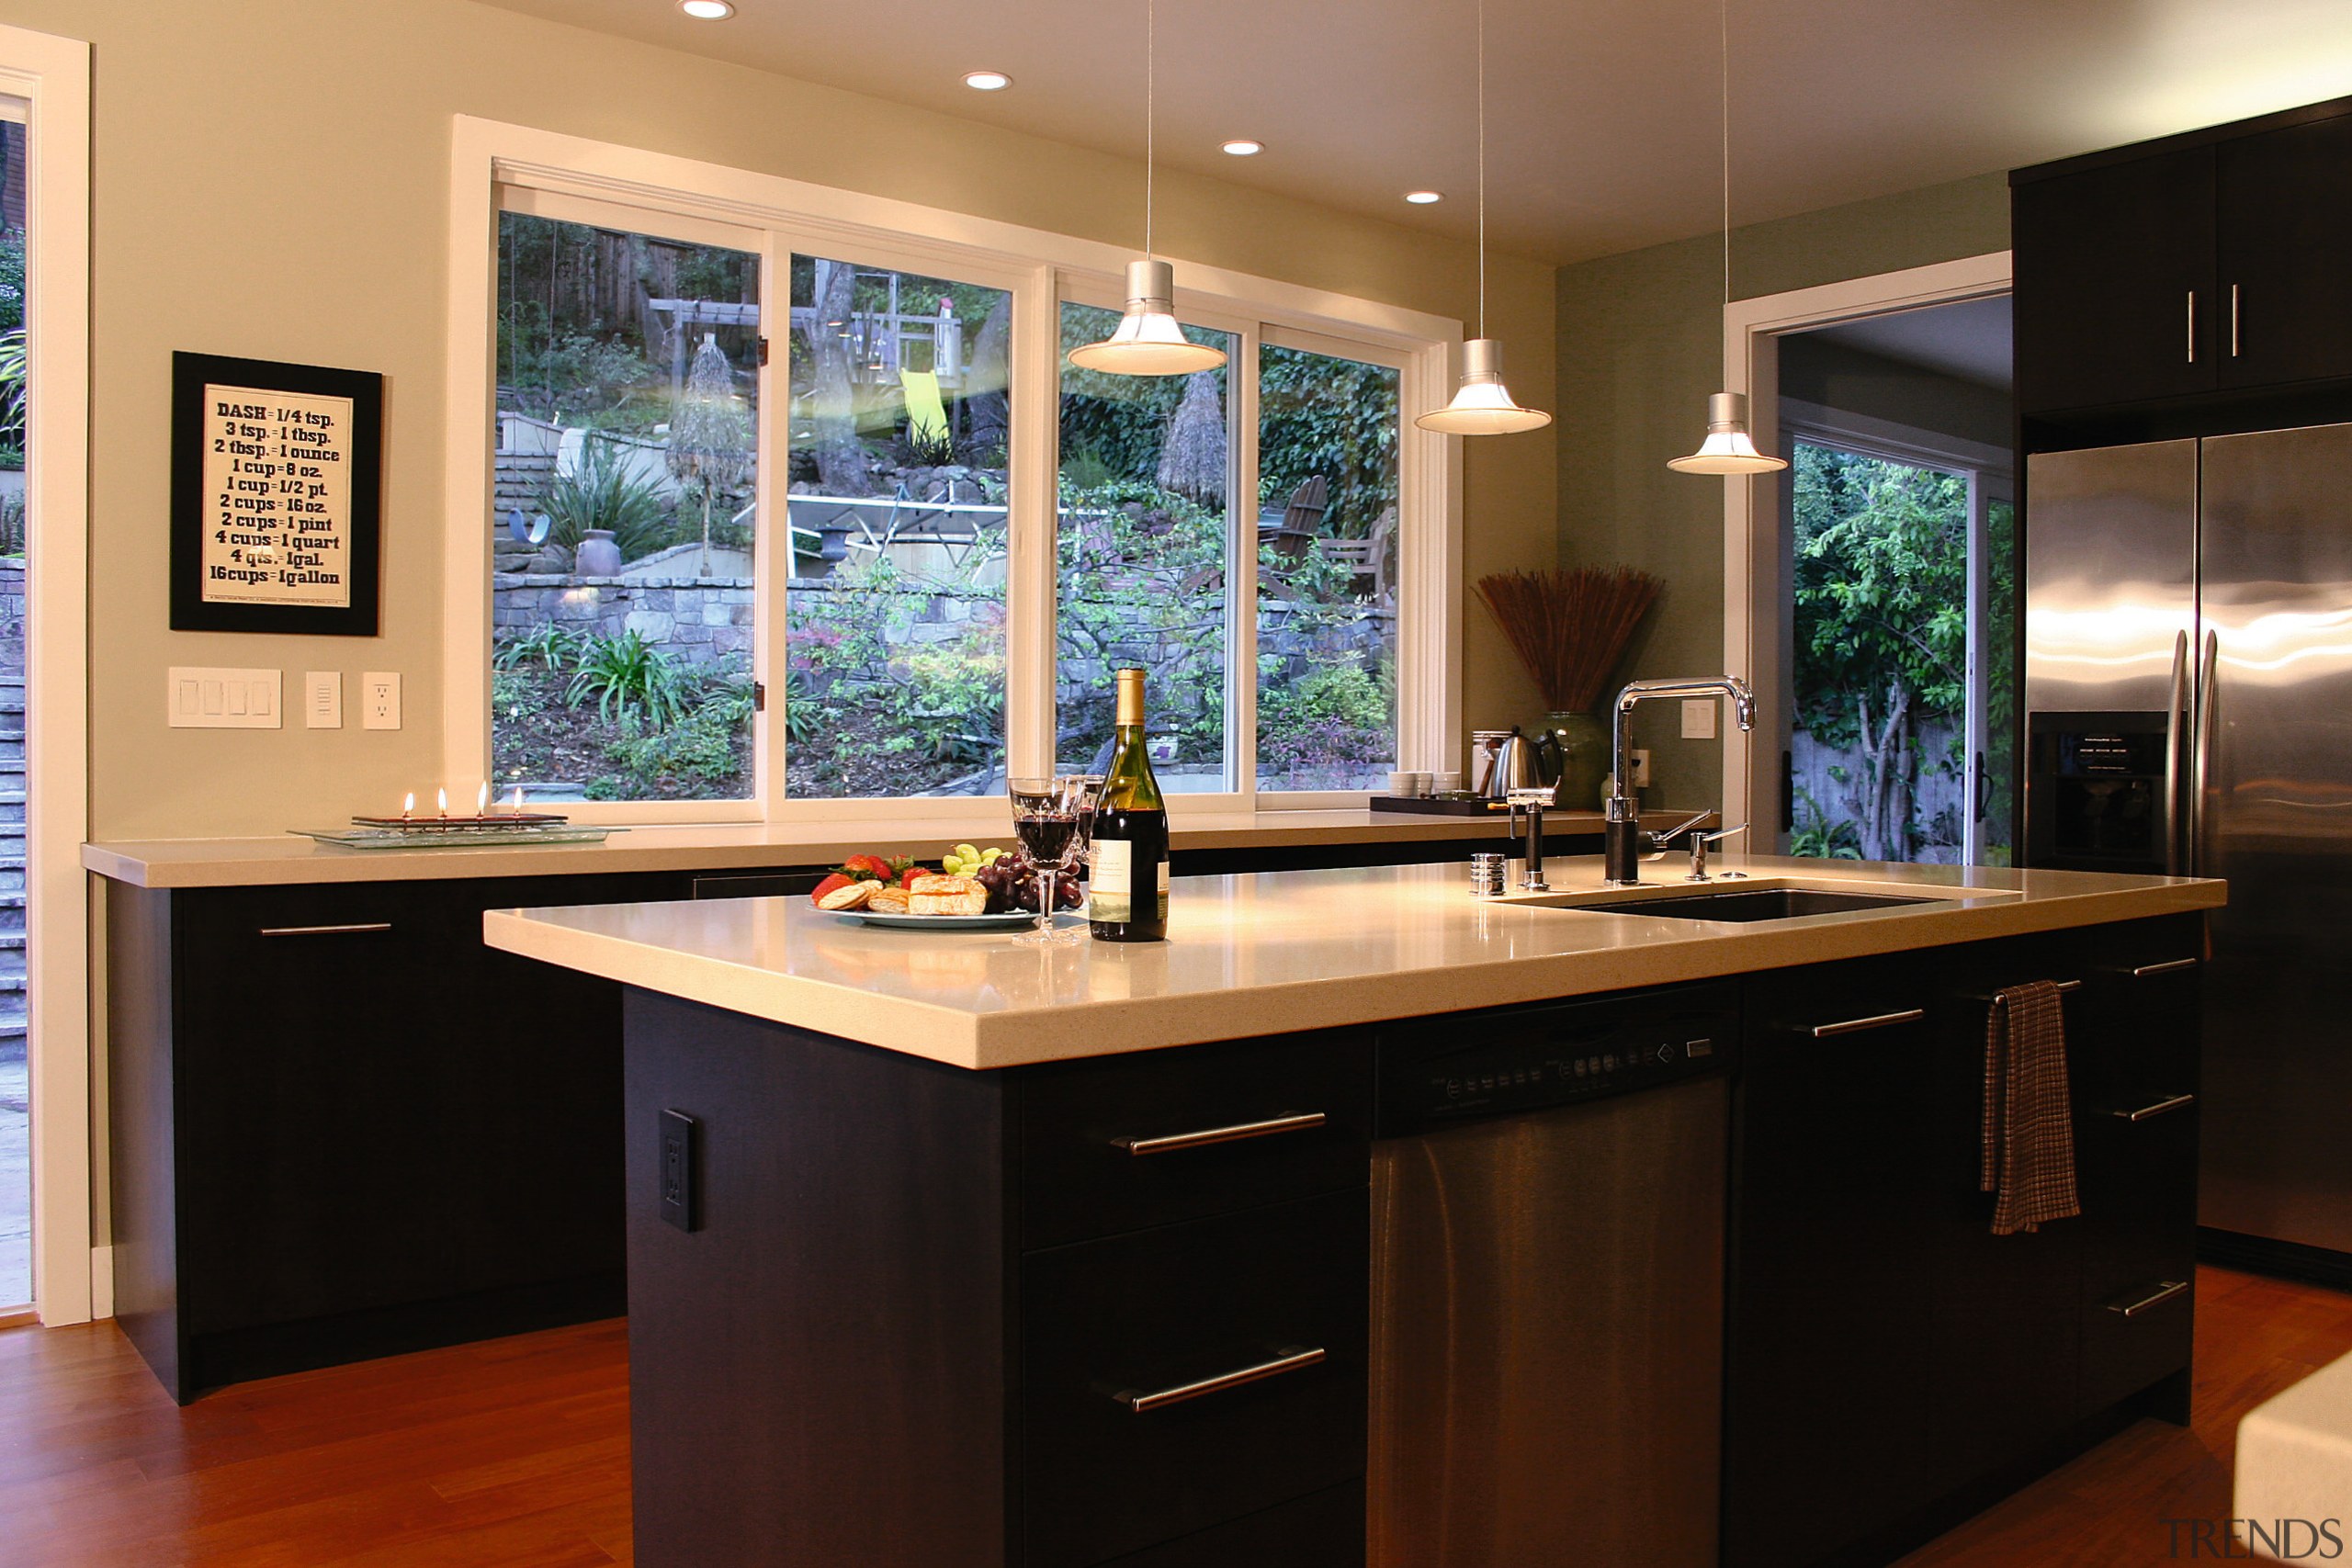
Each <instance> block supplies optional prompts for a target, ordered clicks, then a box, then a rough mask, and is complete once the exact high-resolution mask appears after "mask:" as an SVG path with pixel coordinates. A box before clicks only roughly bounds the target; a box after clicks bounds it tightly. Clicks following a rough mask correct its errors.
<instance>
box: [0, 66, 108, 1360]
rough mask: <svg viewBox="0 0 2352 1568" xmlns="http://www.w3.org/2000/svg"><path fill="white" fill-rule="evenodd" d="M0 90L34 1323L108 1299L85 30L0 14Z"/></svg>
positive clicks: (92, 1312)
mask: <svg viewBox="0 0 2352 1568" xmlns="http://www.w3.org/2000/svg"><path fill="white" fill-rule="evenodd" d="M0 95H5V96H7V97H9V98H12V99H15V100H17V103H18V104H20V105H21V106H22V113H21V116H17V115H12V116H11V118H22V119H23V121H24V123H25V124H26V125H27V127H28V135H27V138H26V142H27V146H28V151H29V157H28V164H27V168H26V177H25V208H26V241H27V244H26V254H25V268H26V274H27V279H28V288H27V290H26V292H27V300H28V305H29V307H30V309H29V310H28V311H27V312H26V326H27V328H28V332H27V333H26V339H27V343H28V347H29V350H30V353H31V366H30V374H29V377H28V398H27V408H26V419H25V434H26V442H25V448H26V450H25V462H26V468H25V481H26V488H25V498H26V503H27V504H26V513H25V516H26V523H27V532H28V547H27V551H26V559H27V561H28V564H29V565H30V566H31V570H30V571H29V572H28V584H27V588H28V595H29V602H28V605H27V611H28V624H27V626H26V628H25V630H26V637H25V660H26V669H25V690H26V692H27V694H28V709H29V712H28V714H27V715H26V717H27V719H28V726H27V731H26V768H27V773H26V784H27V799H26V834H25V858H26V874H25V888H26V908H25V913H26V952H25V958H26V964H25V970H26V974H27V975H28V976H30V985H31V987H32V988H31V993H30V995H29V996H28V998H27V1010H26V1011H27V1021H26V1060H27V1065H28V1077H29V1079H30V1089H31V1099H32V1126H31V1134H32V1137H31V1144H32V1148H31V1160H32V1183H33V1190H32V1224H33V1236H32V1259H33V1305H34V1307H35V1309H36V1311H37V1312H38V1313H39V1314H40V1321H41V1322H42V1323H43V1324H46V1325H51V1326H55V1325H60V1324H68V1323H84V1322H87V1321H88V1320H89V1319H90V1318H92V1317H106V1316H109V1315H111V1314H113V1312H114V1266H113V1257H112V1249H111V1247H108V1246H96V1245H94V1243H95V1242H96V1239H97V1237H96V1223H95V1222H96V1213H97V1210H98V1206H99V1204H100V1203H102V1202H103V1198H102V1195H101V1193H102V1190H101V1189H99V1188H98V1187H96V1184H95V1183H94V1180H93V1175H94V1170H95V1168H96V1167H97V1166H98V1165H99V1164H100V1163H101V1162H102V1160H103V1152H104V1145H103V1144H102V1143H99V1142H97V1141H96V1138H95V1137H94V1133H93V1128H92V1126H91V1111H92V1107H93V1105H94V1104H96V1103H101V1102H100V1101H97V1100H96V1099H95V1096H96V1094H98V1093H100V1092H102V1088H101V1086H102V1085H103V1081H104V1077H105V1065H104V1061H103V1059H102V1058H97V1059H94V1055H95V1054H94V1053H93V1051H92V1049H91V1037H90V973H91V971H90V926H91V919H90V915H91V900H90V885H91V882H92V881H93V880H94V879H93V878H91V877H89V876H88V875H87V874H85V872H84V871H83V870H82V841H83V840H85V838H87V837H88V836H89V756H90V750H89V741H90V728H89V705H88V702H87V697H88V693H89V671H90V662H89V646H88V638H89V616H90V608H89V589H88V561H89V518H90V505H89V503H90V489H89V475H90V470H89V455H90V418H89V398H90V46H89V45H88V44H87V43H85V42H83V41H81V40H79V39H66V38H59V37H56V36H54V35H52V34H49V33H40V32H33V31H31V30H29V29H27V28H15V27H6V26H0Z"/></svg>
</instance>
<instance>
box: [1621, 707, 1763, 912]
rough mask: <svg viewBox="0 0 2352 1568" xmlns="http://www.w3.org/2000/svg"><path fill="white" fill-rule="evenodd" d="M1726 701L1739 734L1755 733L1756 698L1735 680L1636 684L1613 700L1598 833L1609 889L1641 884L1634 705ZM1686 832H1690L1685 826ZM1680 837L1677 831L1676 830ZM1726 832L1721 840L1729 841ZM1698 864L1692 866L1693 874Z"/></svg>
mask: <svg viewBox="0 0 2352 1568" xmlns="http://www.w3.org/2000/svg"><path fill="white" fill-rule="evenodd" d="M1715 696H1724V697H1729V698H1730V699H1731V711H1732V716H1733V717H1734V718H1735V719H1736V720H1738V722H1739V727H1740V728H1742V729H1753V728H1756V694H1754V693H1753V692H1750V691H1749V690H1748V689H1747V682H1745V681H1743V680H1741V679H1740V678H1739V677H1738V676H1736V675H1702V676H1698V677H1694V678H1691V679H1688V680H1679V681H1635V682H1633V683H1632V684H1631V685H1629V686H1627V687H1626V688H1625V689H1624V690H1623V691H1622V692H1620V693H1618V694H1617V703H1616V720H1615V723H1614V726H1613V734H1612V735H1611V739H1610V747H1609V760H1610V764H1611V773H1610V784H1609V820H1608V821H1607V823H1605V824H1604V825H1603V827H1602V829H1601V834H1602V838H1601V848H1602V850H1603V852H1604V861H1605V865H1604V874H1605V875H1606V877H1607V879H1608V881H1609V883H1610V884H1611V886H1617V887H1631V886H1634V885H1635V884H1636V883H1638V882H1640V881H1641V879H1642V808H1641V807H1640V805H1639V804H1638V803H1637V802H1636V801H1635V800H1634V792H1633V790H1632V788H1631V785H1630V781H1631V778H1632V773H1633V746H1632V740H1633V717H1634V706H1635V705H1637V704H1640V703H1645V702H1648V701H1649V700H1650V699H1652V698H1653V697H1715ZM1683 826H1684V827H1685V828H1689V827H1691V826H1692V824H1691V823H1685V824H1684V825H1683ZM1678 831H1679V829H1678ZM1729 831H1730V830H1726V833H1725V835H1724V836H1726V837H1728V836H1729ZM1701 865H1702V863H1694V864H1693V866H1692V869H1693V870H1694V871H1698V870H1700V869H1701Z"/></svg>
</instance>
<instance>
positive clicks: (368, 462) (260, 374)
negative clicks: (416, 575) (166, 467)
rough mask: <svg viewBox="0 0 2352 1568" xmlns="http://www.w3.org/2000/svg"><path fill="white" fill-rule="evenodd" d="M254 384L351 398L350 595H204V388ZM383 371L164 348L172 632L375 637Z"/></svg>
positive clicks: (379, 565)
mask: <svg viewBox="0 0 2352 1568" xmlns="http://www.w3.org/2000/svg"><path fill="white" fill-rule="evenodd" d="M212 386H232V387H255V388H260V389H265V390H268V391H284V392H308V393H311V394H313V395H316V396H321V397H334V398H348V399H350V400H351V415H352V430H351V525H350V536H349V548H350V566H349V570H350V574H351V603H350V604H348V605H321V604H218V603H209V602H207V601H206V599H205V597H204V530H205V528H206V527H207V525H208V523H209V519H208V517H207V515H206V508H205V497H204V449H203V439H204V413H205V389H206V388H208V387H212ZM383 491H384V378H383V377H381V376H380V375H378V374H376V373H374V372H372V371H366V370H337V369H332V368H329V367H325V366H320V365H288V364H285V363H282V362H280V361H277V360H270V359H239V358H235V357H233V356H231V355H219V354H189V353H185V352H176V353H175V354H174V355H172V512H171V534H172V548H171V583H172V619H171V629H172V630H174V631H175V632H277V633H279V634H281V635H292V636H314V637H375V636H377V635H378V634H379V631H380V629H381V601H382V596H383V576H384V573H383Z"/></svg>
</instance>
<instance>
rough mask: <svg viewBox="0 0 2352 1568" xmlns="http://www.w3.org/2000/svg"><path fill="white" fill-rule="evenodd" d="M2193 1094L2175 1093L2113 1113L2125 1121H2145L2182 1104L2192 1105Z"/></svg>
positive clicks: (2194, 1097) (2195, 1101) (2175, 1108)
mask: <svg viewBox="0 0 2352 1568" xmlns="http://www.w3.org/2000/svg"><path fill="white" fill-rule="evenodd" d="M2196 1103H2197V1097H2196V1096H2195V1095H2193V1094H2176V1095H2174V1096H2173V1097H2172V1098H2171V1099H2170V1100H2158V1101H2156V1102H2155V1103H2154V1105H2143V1106H2142V1107H2140V1109H2139V1110H2137V1111H2117V1112H2116V1113H2115V1114H2116V1115H2117V1116H2119V1117H2120V1118H2122V1119H2123V1120H2124V1121H2126V1122H2145V1121H2146V1120H2147V1119H2148V1118H2149V1117H2151V1116H2162V1115H2163V1114H2164V1113H2165V1111H2177V1110H2179V1109H2180V1108H2181V1107H2182V1106H2184V1105H2194V1104H2196Z"/></svg>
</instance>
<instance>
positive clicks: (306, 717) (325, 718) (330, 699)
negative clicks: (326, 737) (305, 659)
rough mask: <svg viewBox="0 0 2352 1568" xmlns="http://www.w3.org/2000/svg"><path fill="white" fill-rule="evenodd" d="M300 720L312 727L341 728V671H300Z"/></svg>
mask: <svg viewBox="0 0 2352 1568" xmlns="http://www.w3.org/2000/svg"><path fill="white" fill-rule="evenodd" d="M302 722H303V723H304V724H305V725H307V726H309V727H310V728H312V729H341V728H343V671H340V670H306V671H303V672H302Z"/></svg>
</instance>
